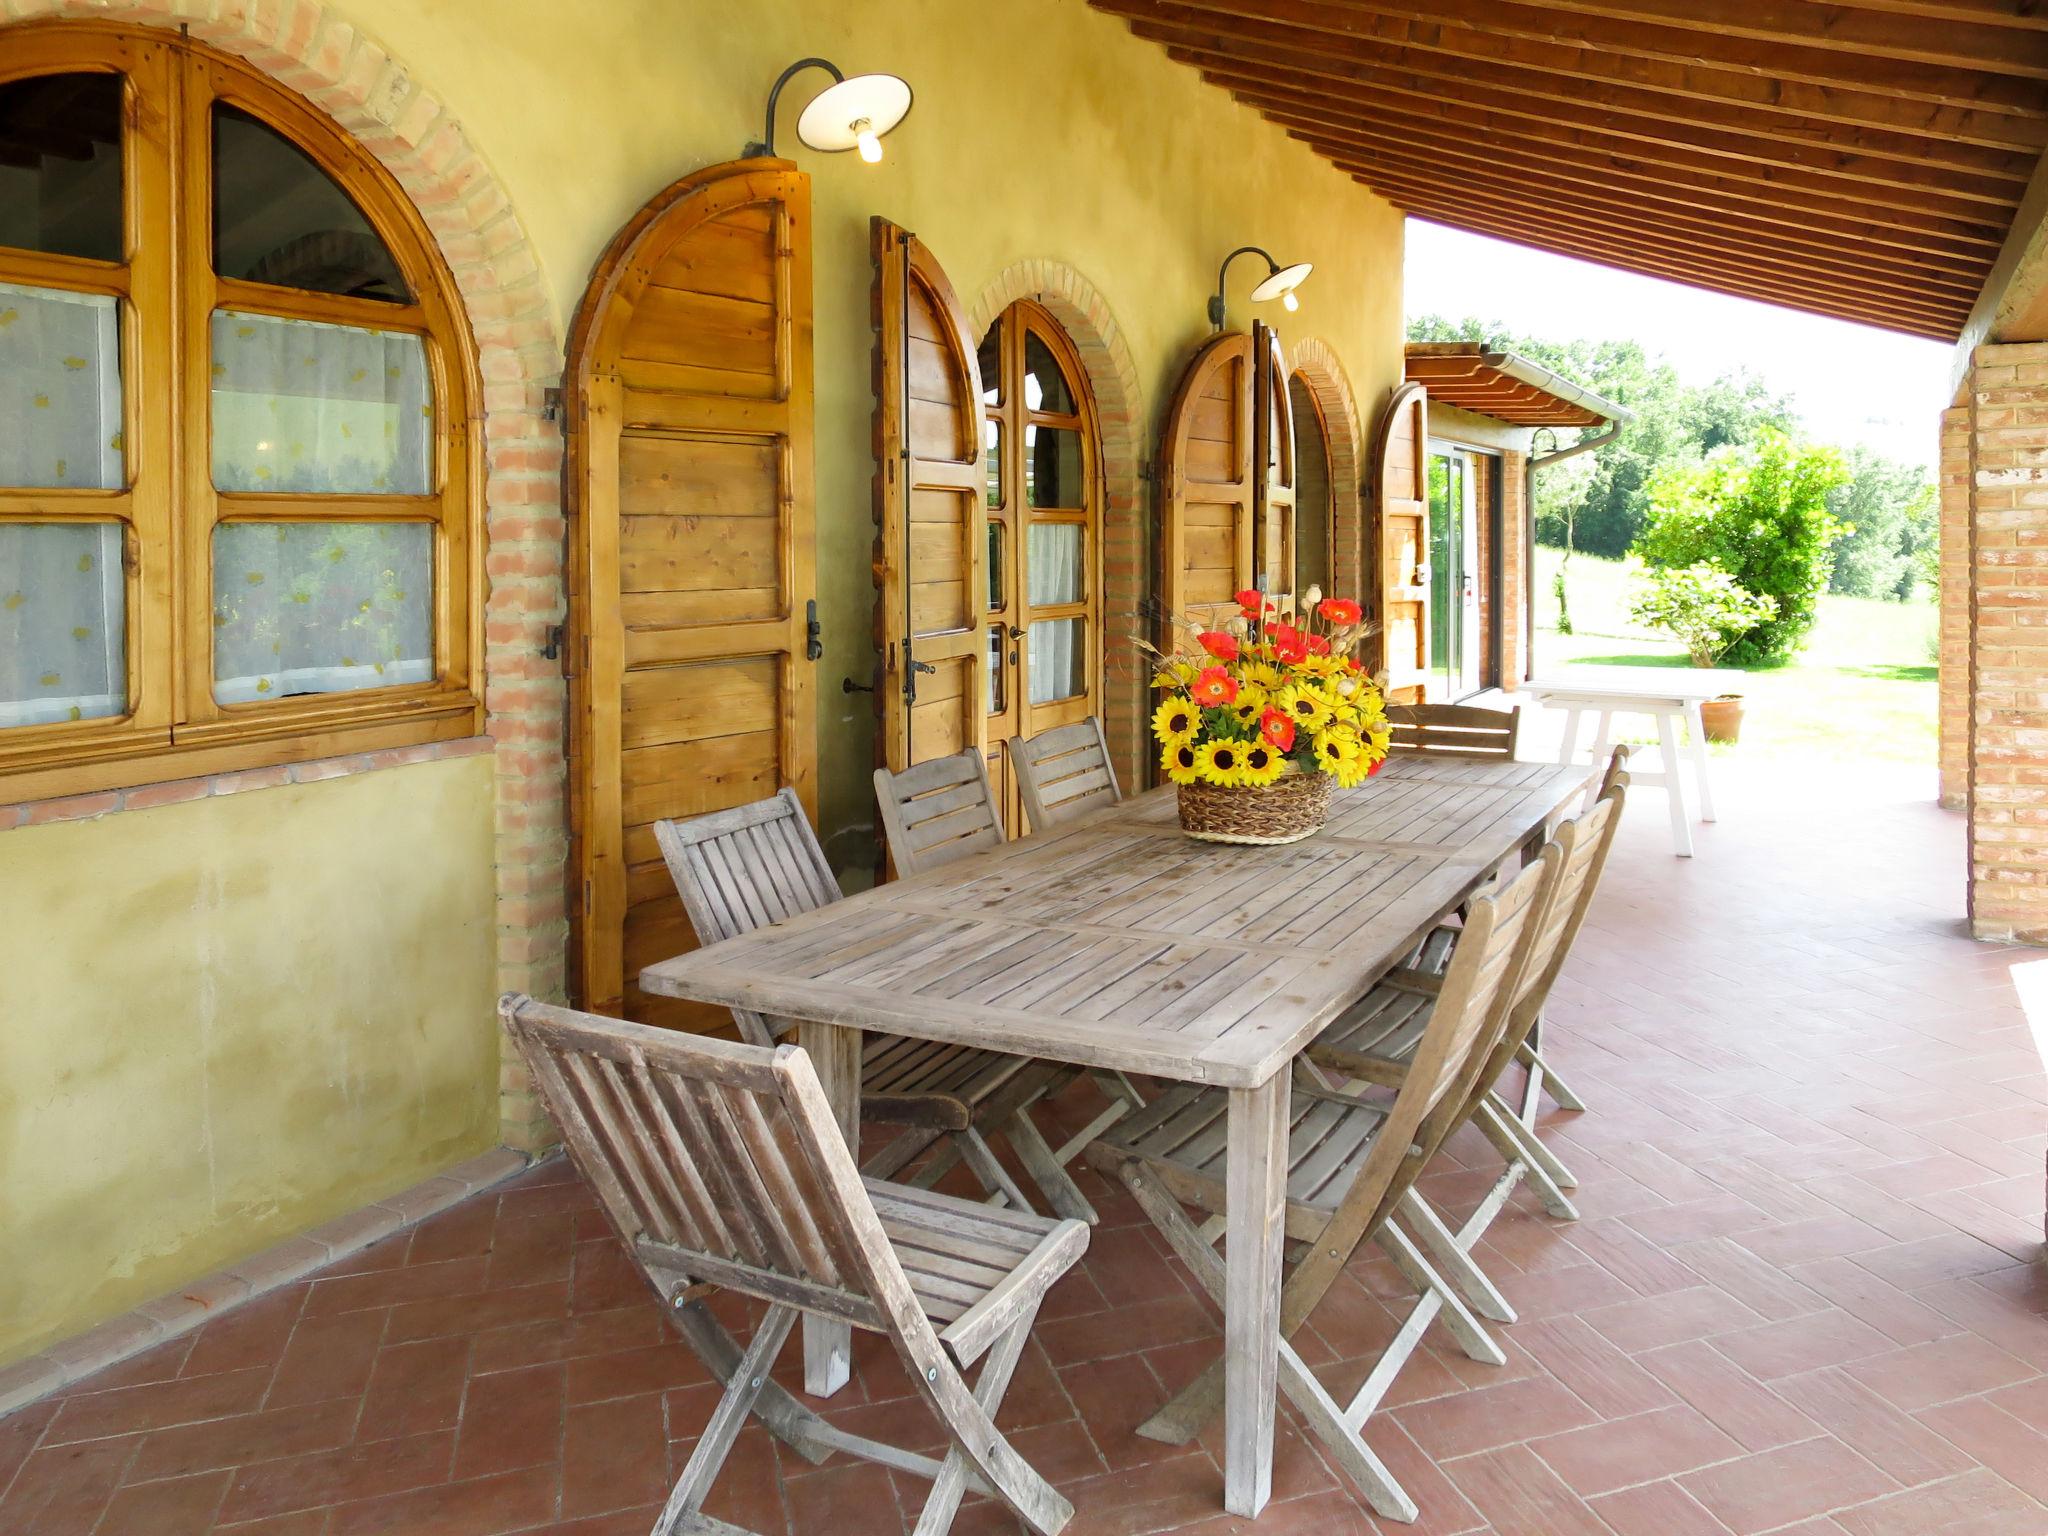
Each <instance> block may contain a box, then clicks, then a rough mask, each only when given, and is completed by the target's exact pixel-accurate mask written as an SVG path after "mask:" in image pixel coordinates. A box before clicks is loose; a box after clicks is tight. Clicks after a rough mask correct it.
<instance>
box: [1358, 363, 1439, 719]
mask: <svg viewBox="0 0 2048 1536" xmlns="http://www.w3.org/2000/svg"><path fill="white" fill-rule="evenodd" d="M1372 465H1373V511H1374V518H1375V521H1376V523H1377V525H1378V529H1379V583H1380V585H1379V621H1380V625H1381V631H1380V644H1381V647H1382V651H1381V655H1382V657H1383V660H1382V663H1381V664H1382V665H1383V666H1384V667H1385V668H1386V670H1387V682H1388V688H1389V690H1390V691H1393V694H1394V697H1395V698H1396V699H1397V700H1400V701H1404V702H1408V703H1414V702H1417V701H1419V700H1420V699H1421V698H1422V696H1423V685H1424V680H1425V677H1426V675H1427V673H1428V671H1429V392H1428V391H1427V390H1425V389H1424V388H1423V387H1422V386H1421V385H1420V384H1412V383H1411V384H1403V385H1402V386H1401V387H1400V388H1398V389H1396V390H1395V391H1394V398H1393V399H1392V400H1390V401H1388V402H1387V409H1386V413H1385V414H1384V415H1383V416H1381V417H1380V424H1379V429H1378V432H1377V434H1376V435H1375V437H1374V440H1373V456H1372Z"/></svg>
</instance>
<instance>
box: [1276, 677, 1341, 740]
mask: <svg viewBox="0 0 2048 1536" xmlns="http://www.w3.org/2000/svg"><path fill="white" fill-rule="evenodd" d="M1273 707H1274V708H1275V709H1277V710H1279V711H1280V713H1281V714H1283V715H1285V716H1287V718H1288V719H1290V720H1292V721H1293V722H1294V723H1295V724H1296V725H1298V726H1301V727H1303V728H1304V729H1306V730H1311V731H1313V730H1319V729H1321V728H1322V727H1323V726H1325V725H1327V724H1328V723H1329V720H1330V716H1331V715H1332V713H1334V711H1333V710H1332V708H1331V704H1330V696H1329V695H1328V694H1327V693H1324V692H1323V690H1322V689H1320V688H1318V687H1316V686H1315V685H1314V684H1313V683H1293V684H1290V685H1289V686H1287V687H1285V688H1282V689H1281V690H1280V691H1279V692H1278V693H1276V694H1274V695H1273Z"/></svg>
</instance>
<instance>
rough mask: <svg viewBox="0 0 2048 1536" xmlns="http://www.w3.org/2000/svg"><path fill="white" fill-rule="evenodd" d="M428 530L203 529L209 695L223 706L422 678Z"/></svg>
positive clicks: (430, 641)
mask: <svg viewBox="0 0 2048 1536" xmlns="http://www.w3.org/2000/svg"><path fill="white" fill-rule="evenodd" d="M433 597H434V530H433V529H432V528H431V527H429V526H427V525H426V524H424V523H222V524H221V525H220V526H219V527H217V528H216V529H214V533H213V677H214V687H213V692H214V697H215V698H217V699H219V700H220V701H221V702H222V703H223V704H246V703H248V702H250V701H251V700H254V699H283V698H290V697H291V696H292V695H293V694H299V693H345V692H348V691H349V690H351V689H356V688H390V687H393V686H395V685H397V684H400V683H424V682H427V681H429V680H430V679H431V678H432V677H433V675H434V638H433V619H432V612H433Z"/></svg>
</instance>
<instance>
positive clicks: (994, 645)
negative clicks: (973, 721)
mask: <svg viewBox="0 0 2048 1536" xmlns="http://www.w3.org/2000/svg"><path fill="white" fill-rule="evenodd" d="M1003 683H1004V670H1003V626H1002V625H1000V624H996V625H992V626H991V627H990V629H989V632H988V712H989V713H990V714H992V715H1000V714H1001V713H1002V712H1003V707H1004V705H1003V700H1004V698H1005V697H1006V695H1007V691H1008V690H1006V689H1005V688H1004V686H1003Z"/></svg>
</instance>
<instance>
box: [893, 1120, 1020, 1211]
mask: <svg viewBox="0 0 2048 1536" xmlns="http://www.w3.org/2000/svg"><path fill="white" fill-rule="evenodd" d="M953 1148H954V1150H955V1151H957V1152H958V1153H959V1154H960V1161H961V1162H963V1163H965V1164H966V1165H967V1166H968V1167H969V1168H970V1169H971V1170H973V1173H974V1176H975V1177H976V1178H977V1179H979V1180H981V1187H982V1188H983V1189H985V1190H987V1191H988V1192H989V1204H991V1205H1002V1204H1004V1203H1005V1202H1008V1203H1009V1204H1010V1205H1011V1206H1013V1207H1015V1208H1016V1209H1017V1210H1020V1211H1028V1210H1030V1209H1031V1202H1030V1201H1029V1200H1027V1199H1025V1198H1024V1191H1023V1190H1022V1189H1020V1188H1018V1186H1017V1181H1016V1180H1015V1179H1013V1178H1011V1177H1010V1170H1009V1169H1007V1168H1005V1167H1004V1166H1003V1165H1002V1162H1001V1161H1000V1160H999V1159H998V1158H997V1157H996V1154H995V1152H994V1150H993V1149H992V1148H991V1147H990V1146H989V1144H988V1140H987V1138H986V1137H984V1136H983V1135H982V1134H981V1132H980V1131H978V1130H976V1129H975V1128H974V1127H973V1126H971V1125H970V1126H969V1127H968V1128H967V1129H966V1130H964V1131H955V1132H954V1133H953ZM934 1161H936V1159H935V1160H934ZM912 1182H913V1183H917V1184H920V1185H923V1187H924V1188H927V1189H929V1188H930V1187H931V1186H930V1185H928V1184H924V1180H923V1176H922V1175H920V1176H919V1177H918V1178H917V1179H915V1180H913V1181H912Z"/></svg>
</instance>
